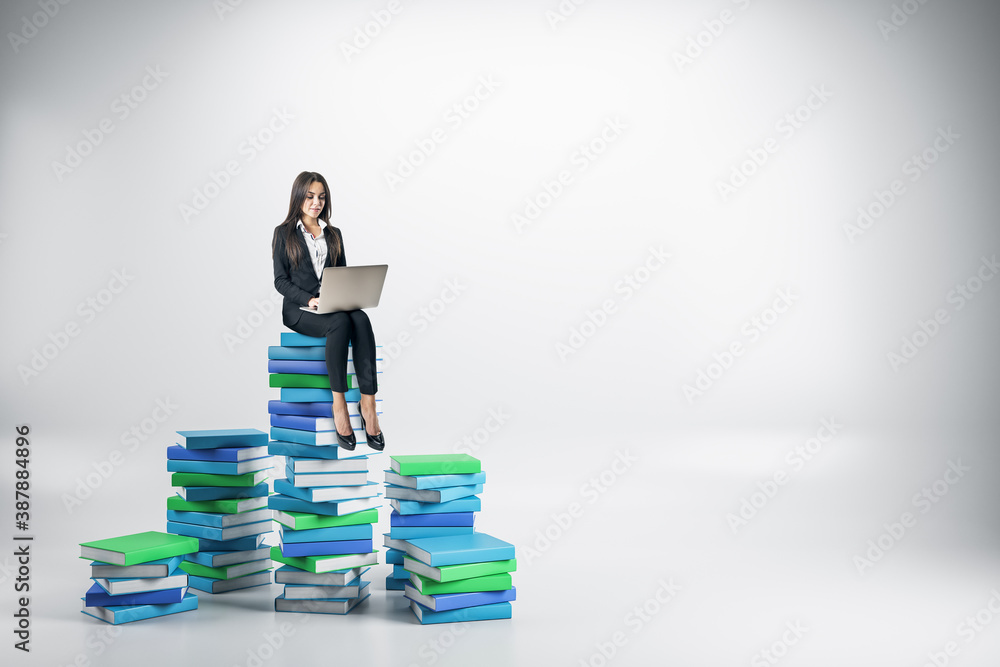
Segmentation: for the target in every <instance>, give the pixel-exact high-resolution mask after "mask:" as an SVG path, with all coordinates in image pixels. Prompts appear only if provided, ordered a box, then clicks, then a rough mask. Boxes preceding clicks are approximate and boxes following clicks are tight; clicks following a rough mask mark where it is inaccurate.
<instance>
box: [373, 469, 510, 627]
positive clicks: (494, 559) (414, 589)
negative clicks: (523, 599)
mask: <svg viewBox="0 0 1000 667" xmlns="http://www.w3.org/2000/svg"><path fill="white" fill-rule="evenodd" d="M390 461H391V469H390V470H386V471H385V482H386V487H385V488H386V492H385V493H386V497H387V498H389V499H390V500H389V502H390V504H391V505H392V507H393V512H392V515H391V516H390V528H389V533H388V534H386V535H385V536H384V544H385V546H386V547H388V551H387V553H386V561H387V562H389V563H392V564H393V571H392V573H391V574H390V575H389V576H388V577H387V578H386V589H387V590H402V591H403V594H404V595H405V596H406V598H408V599H409V600H410V609H411V610H412V611H413V613H414V614H415V615H416V617H417V619H418V620H419V621H420V622H421V623H423V624H427V623H453V622H461V621H481V620H489V619H497V618H510V617H511V604H510V603H511V601H512V600H514V599H515V595H516V590H515V588H514V586H513V583H512V580H511V575H510V573H511V572H513V571H514V570H515V569H516V568H517V561H516V560H515V557H514V545H513V544H510V543H509V542H505V541H503V540H500V539H497V538H495V537H493V536H491V535H487V534H486V533H481V532H475V528H474V523H475V513H476V512H478V511H479V510H480V501H479V497H478V494H479V493H482V490H483V484H484V483H485V481H486V474H485V473H484V472H483V471H482V467H481V463H480V461H479V459H477V458H475V457H473V456H469V455H468V454H431V455H412V456H398V455H397V456H392V457H391V458H390Z"/></svg>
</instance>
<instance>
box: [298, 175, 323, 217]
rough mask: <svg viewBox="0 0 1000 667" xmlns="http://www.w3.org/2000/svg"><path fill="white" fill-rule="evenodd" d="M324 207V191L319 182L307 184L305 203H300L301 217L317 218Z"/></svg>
mask: <svg viewBox="0 0 1000 667" xmlns="http://www.w3.org/2000/svg"><path fill="white" fill-rule="evenodd" d="M325 205H326V189H325V188H324V187H323V184H322V183H320V182H319V181H313V182H312V183H310V184H309V190H308V191H307V192H306V198H305V201H303V202H302V215H303V216H304V217H309V218H318V217H319V214H320V212H322V210H323V207H324V206H325Z"/></svg>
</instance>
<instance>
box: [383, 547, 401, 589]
mask: <svg viewBox="0 0 1000 667" xmlns="http://www.w3.org/2000/svg"><path fill="white" fill-rule="evenodd" d="M405 553H406V552H405V551H400V550H399V549H386V550H385V562H386V563H388V564H389V565H402V564H403V555H404V554H405ZM400 590H402V589H400Z"/></svg>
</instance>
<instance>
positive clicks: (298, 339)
mask: <svg viewBox="0 0 1000 667" xmlns="http://www.w3.org/2000/svg"><path fill="white" fill-rule="evenodd" d="M281 345H282V346H283V347H323V348H325V347H326V338H325V337H324V336H306V335H305V334H300V333H298V332H296V331H282V332H281ZM351 349H352V346H348V347H347V354H348V355H350V353H351Z"/></svg>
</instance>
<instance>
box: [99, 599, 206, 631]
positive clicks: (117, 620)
mask: <svg viewBox="0 0 1000 667" xmlns="http://www.w3.org/2000/svg"><path fill="white" fill-rule="evenodd" d="M81 599H83V598H81ZM86 604H87V603H86V600H84V605H86ZM197 608H198V596H197V595H195V594H194V593H186V594H185V595H184V599H183V600H182V601H180V602H175V603H173V604H136V605H125V606H122V607H115V606H112V607H87V606H84V608H83V613H84V614H86V615H87V616H93V617H94V618H97V619H100V620H102V621H106V622H108V623H111V624H112V625H120V624H122V623H130V622H132V621H141V620H143V619H146V618H155V617H157V616H167V615H168V614H177V613H180V612H182V611H191V610H192V609H197Z"/></svg>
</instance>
